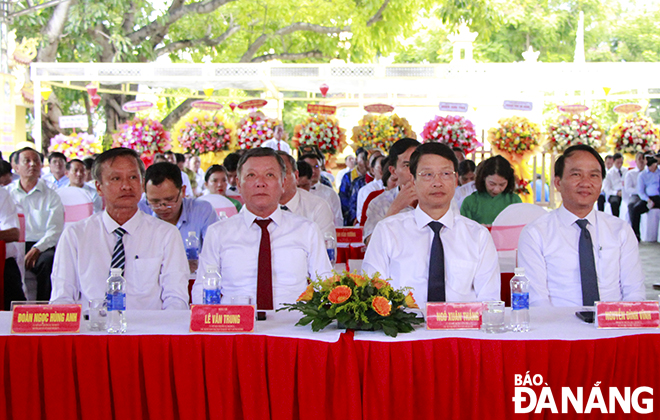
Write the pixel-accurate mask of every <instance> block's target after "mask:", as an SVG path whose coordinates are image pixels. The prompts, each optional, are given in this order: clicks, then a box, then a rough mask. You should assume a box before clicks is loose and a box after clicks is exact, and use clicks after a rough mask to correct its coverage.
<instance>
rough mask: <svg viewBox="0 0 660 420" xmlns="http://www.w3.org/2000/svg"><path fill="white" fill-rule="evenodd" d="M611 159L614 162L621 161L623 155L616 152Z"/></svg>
mask: <svg viewBox="0 0 660 420" xmlns="http://www.w3.org/2000/svg"><path fill="white" fill-rule="evenodd" d="M612 159H614V160H617V159H623V155H622V154H621V153H619V152H616V153H615V154H614V155H612Z"/></svg>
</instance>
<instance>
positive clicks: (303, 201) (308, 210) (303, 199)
mask: <svg viewBox="0 0 660 420" xmlns="http://www.w3.org/2000/svg"><path fill="white" fill-rule="evenodd" d="M284 205H285V206H286V207H287V208H288V209H289V210H290V211H291V212H292V213H293V214H297V215H299V216H302V217H304V218H305V219H308V220H311V221H312V222H314V223H316V225H317V226H318V227H319V229H321V233H323V235H325V234H326V233H329V234H330V235H332V237H333V238H335V239H337V232H336V231H335V223H334V217H333V216H332V210H330V206H329V205H328V203H327V202H326V201H325V200H324V199H322V198H319V197H317V196H315V195H314V194H312V193H310V192H309V191H305V190H303V189H302V188H298V189H297V191H296V195H294V196H293V198H291V200H289V201H288V202H287V203H286V204H284Z"/></svg>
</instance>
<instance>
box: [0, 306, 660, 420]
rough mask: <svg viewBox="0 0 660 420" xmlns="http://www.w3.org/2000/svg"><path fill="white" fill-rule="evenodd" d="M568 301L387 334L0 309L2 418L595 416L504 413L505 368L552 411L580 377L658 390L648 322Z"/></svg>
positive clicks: (659, 346) (511, 381)
mask: <svg viewBox="0 0 660 420" xmlns="http://www.w3.org/2000/svg"><path fill="white" fill-rule="evenodd" d="M577 309H579V308H532V310H531V312H530V314H531V331H530V332H528V333H513V332H506V333H502V334H487V333H484V332H481V331H446V330H445V331H437V330H434V331H431V330H427V329H426V328H425V326H420V327H418V328H417V329H416V330H415V331H414V332H412V333H408V334H399V336H397V337H396V338H392V337H388V336H385V335H384V334H383V333H382V332H367V331H355V332H353V331H348V332H346V331H344V330H340V329H337V327H336V326H335V325H330V326H328V327H327V328H326V329H325V330H323V331H321V332H312V331H311V328H310V327H309V326H304V327H303V326H295V325H294V324H295V323H296V321H297V320H298V319H299V318H300V314H299V313H297V312H277V313H275V312H272V313H269V314H268V319H267V320H266V321H258V322H256V323H255V330H254V332H252V333H243V334H217V333H215V334H206V333H191V332H189V323H190V311H130V310H129V311H127V312H126V314H127V321H128V332H127V333H126V334H124V335H108V334H105V333H100V332H90V331H88V327H87V325H86V323H85V322H83V324H82V326H81V332H80V333H77V334H62V335H16V334H10V324H11V313H10V312H2V313H0V358H1V360H2V362H3V363H1V364H0V378H1V380H2V388H3V391H2V392H1V393H0V418H8V419H136V418H146V419H271V418H272V419H313V420H321V419H394V418H406V419H435V418H442V419H445V418H446V419H477V418H479V419H482V418H483V419H508V418H548V417H550V418H552V417H553V416H561V418H585V417H586V418H600V417H589V416H588V415H584V414H579V415H571V414H568V415H562V414H555V415H552V414H551V413H550V410H549V409H545V410H543V411H542V412H541V413H539V414H534V413H529V414H516V413H514V402H513V400H512V399H513V397H514V395H515V392H514V391H515V388H516V386H519V385H520V384H519V383H516V379H515V378H516V376H515V375H521V376H520V377H525V375H526V373H529V375H530V376H529V377H530V378H532V377H534V378H535V379H534V382H535V383H538V384H539V386H536V385H529V387H530V388H533V389H535V390H536V395H537V396H538V395H540V394H541V389H542V388H543V387H546V386H547V387H550V388H551V390H552V392H553V394H554V399H555V401H556V404H557V406H558V407H559V410H561V388H562V387H570V388H571V389H573V392H576V391H575V389H576V388H578V387H583V388H584V404H586V401H587V398H588V395H589V392H590V390H591V389H592V387H594V386H600V387H602V388H603V394H604V395H605V400H606V401H608V400H607V393H606V390H607V389H609V387H617V388H618V389H619V390H621V393H622V394H623V392H624V388H625V387H630V388H631V389H632V390H634V389H636V388H639V387H643V386H646V387H651V388H653V389H656V388H657V389H660V380H658V374H659V373H660V366H659V364H660V362H659V359H660V335H658V332H659V331H658V330H656V329H653V330H599V329H596V328H595V327H594V326H593V325H589V324H585V323H583V322H582V321H580V320H579V319H578V318H576V317H575V315H574V312H575V311H576V310H577ZM537 375H541V376H540V377H539V376H537ZM520 377H519V378H520ZM541 377H542V382H543V384H542V385H541V384H540V383H539V382H538V381H539V380H541ZM597 382H598V383H599V385H595V384H596V383H597ZM546 384H547V385H546ZM645 398H653V397H649V396H648V395H646V396H645ZM523 405H524V404H523ZM608 406H609V405H608ZM560 412H561V411H560ZM596 413H598V411H596ZM618 413H619V415H621V410H619V411H618ZM608 416H609V417H606V418H620V417H617V416H616V415H614V416H612V415H608ZM625 416H626V418H636V417H637V416H639V417H644V418H654V417H653V415H650V416H649V415H642V414H635V413H634V412H632V413H631V414H626V415H625ZM656 418H657V417H656Z"/></svg>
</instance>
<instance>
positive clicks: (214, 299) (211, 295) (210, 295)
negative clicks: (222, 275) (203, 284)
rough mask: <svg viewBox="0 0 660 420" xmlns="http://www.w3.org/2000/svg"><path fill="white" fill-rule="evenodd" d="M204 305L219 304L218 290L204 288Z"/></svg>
mask: <svg viewBox="0 0 660 420" xmlns="http://www.w3.org/2000/svg"><path fill="white" fill-rule="evenodd" d="M204 305H220V290H218V289H204Z"/></svg>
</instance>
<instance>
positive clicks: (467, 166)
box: [458, 159, 477, 176]
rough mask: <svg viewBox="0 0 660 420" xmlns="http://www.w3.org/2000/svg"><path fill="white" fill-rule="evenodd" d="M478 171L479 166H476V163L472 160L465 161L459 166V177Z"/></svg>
mask: <svg viewBox="0 0 660 420" xmlns="http://www.w3.org/2000/svg"><path fill="white" fill-rule="evenodd" d="M476 170H477V165H475V164H474V161H472V160H470V159H465V160H464V161H462V162H461V163H459V164H458V176H463V175H467V174H469V173H470V172H474V171H476Z"/></svg>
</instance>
